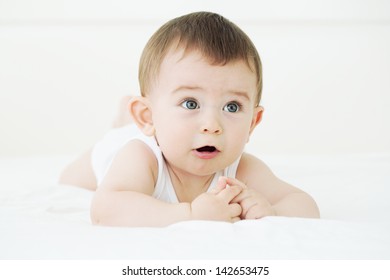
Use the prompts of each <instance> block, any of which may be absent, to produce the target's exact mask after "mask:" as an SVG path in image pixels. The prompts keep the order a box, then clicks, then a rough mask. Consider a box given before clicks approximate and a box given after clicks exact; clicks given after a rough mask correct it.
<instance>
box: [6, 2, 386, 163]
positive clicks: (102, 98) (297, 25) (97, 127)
mask: <svg viewBox="0 0 390 280" xmlns="http://www.w3.org/2000/svg"><path fill="white" fill-rule="evenodd" d="M199 10H207V11H213V12H218V13H221V14H222V15H224V16H225V17H227V18H229V19H230V20H232V21H233V22H235V23H236V24H238V25H239V26H240V27H241V28H242V29H243V30H244V31H245V32H246V33H247V34H248V35H249V36H250V37H251V38H252V40H253V41H254V43H255V44H256V46H257V48H258V51H259V53H260V55H261V57H262V61H263V67H264V92H263V101H262V105H263V106H264V107H265V114H264V119H263V122H262V124H261V125H260V127H259V128H258V129H257V130H256V132H255V134H254V135H253V137H252V139H251V142H250V143H249V146H248V150H250V151H252V152H254V153H256V154H260V155H261V154H355V153H390V128H389V127H390V125H389V124H390V110H389V108H390V2H389V1H385V0H382V1H381V0H366V1H364V0H356V1H353V0H342V1H336V0H332V1H309V0H299V1H288V0H274V1H266V0H262V1H245V0H243V1H178V0H177V1H174V0H168V1H167V0H165V1H158V0H156V1H153V0H142V1H126V0H110V1H108V0H107V1H103V0H99V1H93V0H66V1H65V0H64V1H60V0H52V1H49V0H35V1H28V0H0V157H5V156H6V157H8V156H30V155H57V154H72V155H73V154H77V153H80V152H82V151H83V150H85V149H87V148H88V147H90V146H91V145H92V144H93V143H94V142H95V141H96V140H97V139H99V138H100V137H101V136H102V135H103V133H104V132H105V131H106V130H107V129H108V128H109V127H110V123H111V120H112V119H113V117H114V115H115V111H116V106H117V103H118V100H119V98H120V97H121V96H122V95H126V94H138V80H137V76H138V75H137V69H138V59H139V56H140V53H141V51H142V48H143V47H144V45H145V44H146V41H147V40H148V38H149V37H150V36H151V35H152V33H153V32H154V31H155V30H156V29H157V28H158V27H159V26H160V25H161V24H163V23H164V22H166V21H167V20H169V19H171V18H173V17H176V16H180V15H182V14H185V13H188V12H193V11H199Z"/></svg>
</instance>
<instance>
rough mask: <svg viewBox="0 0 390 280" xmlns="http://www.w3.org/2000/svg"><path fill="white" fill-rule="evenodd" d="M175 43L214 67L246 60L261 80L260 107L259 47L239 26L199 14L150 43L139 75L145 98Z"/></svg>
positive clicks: (170, 25) (161, 32)
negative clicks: (198, 55)
mask: <svg viewBox="0 0 390 280" xmlns="http://www.w3.org/2000/svg"><path fill="white" fill-rule="evenodd" d="M174 43H176V44H177V46H176V47H183V48H184V51H185V52H187V51H191V50H198V51H200V52H201V53H202V55H204V56H205V57H206V58H207V59H208V60H209V61H210V63H211V64H214V65H216V64H219V65H225V64H226V63H228V62H230V61H233V60H241V59H242V60H244V61H245V62H246V63H247V65H248V67H249V68H250V69H251V70H252V71H254V72H255V74H256V76H257V91H258V95H257V98H256V104H259V102H260V99H261V91H262V85H263V81H262V66H261V60H260V56H259V54H258V52H257V50H256V47H255V46H254V44H253V43H252V41H251V40H250V39H249V37H248V36H247V35H246V34H245V33H244V32H243V31H242V30H241V29H240V28H239V27H238V26H237V25H235V24H234V23H232V22H231V21H229V20H228V19H226V18H224V17H222V16H221V15H218V14H215V13H209V12H196V13H191V14H188V15H184V16H181V17H178V18H175V19H172V20H170V21H168V22H167V23H165V24H164V25H163V26H161V27H160V28H159V29H158V30H157V31H156V32H155V33H154V34H153V36H152V37H151V38H150V39H149V41H148V43H147V44H146V46H145V48H144V50H143V53H142V55H141V59H140V64H139V72H138V79H139V84H140V89H141V94H142V95H143V96H145V95H146V93H147V92H148V91H149V90H150V85H151V83H152V81H153V79H156V78H157V76H158V72H159V69H160V65H161V63H162V61H163V59H164V57H165V55H166V54H167V52H168V51H169V50H170V49H171V48H172V47H173V45H174Z"/></svg>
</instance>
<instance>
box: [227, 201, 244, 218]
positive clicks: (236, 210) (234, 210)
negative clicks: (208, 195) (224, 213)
mask: <svg viewBox="0 0 390 280" xmlns="http://www.w3.org/2000/svg"><path fill="white" fill-rule="evenodd" d="M229 212H230V216H231V217H239V216H240V215H241V212H242V208H241V206H240V204H238V203H231V204H229Z"/></svg>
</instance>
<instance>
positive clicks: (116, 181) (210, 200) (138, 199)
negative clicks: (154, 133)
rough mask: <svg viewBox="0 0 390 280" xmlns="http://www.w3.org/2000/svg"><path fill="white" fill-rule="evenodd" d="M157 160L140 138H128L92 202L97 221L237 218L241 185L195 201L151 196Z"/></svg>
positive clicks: (152, 222) (122, 223)
mask: <svg viewBox="0 0 390 280" xmlns="http://www.w3.org/2000/svg"><path fill="white" fill-rule="evenodd" d="M157 169H158V168H157V161H156V159H155V157H154V155H153V153H152V152H151V151H150V149H149V148H148V147H146V146H145V144H143V143H142V142H140V141H131V142H129V143H128V144H127V145H126V146H125V147H124V148H123V149H122V150H121V151H120V152H119V153H118V155H117V156H116V158H115V159H114V161H113V163H112V165H111V167H110V169H109V171H108V172H107V174H106V176H105V178H104V179H103V182H102V184H101V186H99V188H98V190H97V191H96V194H95V197H94V199H93V202H92V206H91V218H92V221H93V223H94V224H100V225H109V226H166V225H169V224H172V223H175V222H179V221H185V220H191V219H201V220H222V221H230V222H232V221H235V220H237V219H238V217H239V216H240V214H241V207H240V206H239V205H238V204H236V203H231V201H232V199H233V198H234V197H235V196H237V195H238V194H239V193H240V192H241V188H240V187H235V188H224V187H221V188H220V189H218V190H216V191H215V192H213V193H205V194H202V195H200V196H199V197H197V198H196V199H195V200H194V201H193V202H192V203H166V202H163V201H160V200H157V199H155V198H153V197H152V194H153V191H154V185H155V180H156V176H157V173H156V172H157Z"/></svg>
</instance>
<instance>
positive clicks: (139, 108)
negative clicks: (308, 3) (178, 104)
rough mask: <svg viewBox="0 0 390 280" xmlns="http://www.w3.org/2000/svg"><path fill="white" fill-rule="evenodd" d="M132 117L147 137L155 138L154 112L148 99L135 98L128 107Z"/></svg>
mask: <svg viewBox="0 0 390 280" xmlns="http://www.w3.org/2000/svg"><path fill="white" fill-rule="evenodd" d="M128 108H129V112H130V116H131V117H132V119H133V120H134V122H135V124H136V125H137V126H138V128H139V129H140V130H141V131H142V132H143V133H144V134H145V135H147V136H153V135H154V132H155V129H154V125H153V119H152V110H151V108H150V103H149V100H148V99H147V98H146V97H142V96H136V97H133V98H132V99H131V100H130V102H129V105H128Z"/></svg>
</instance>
